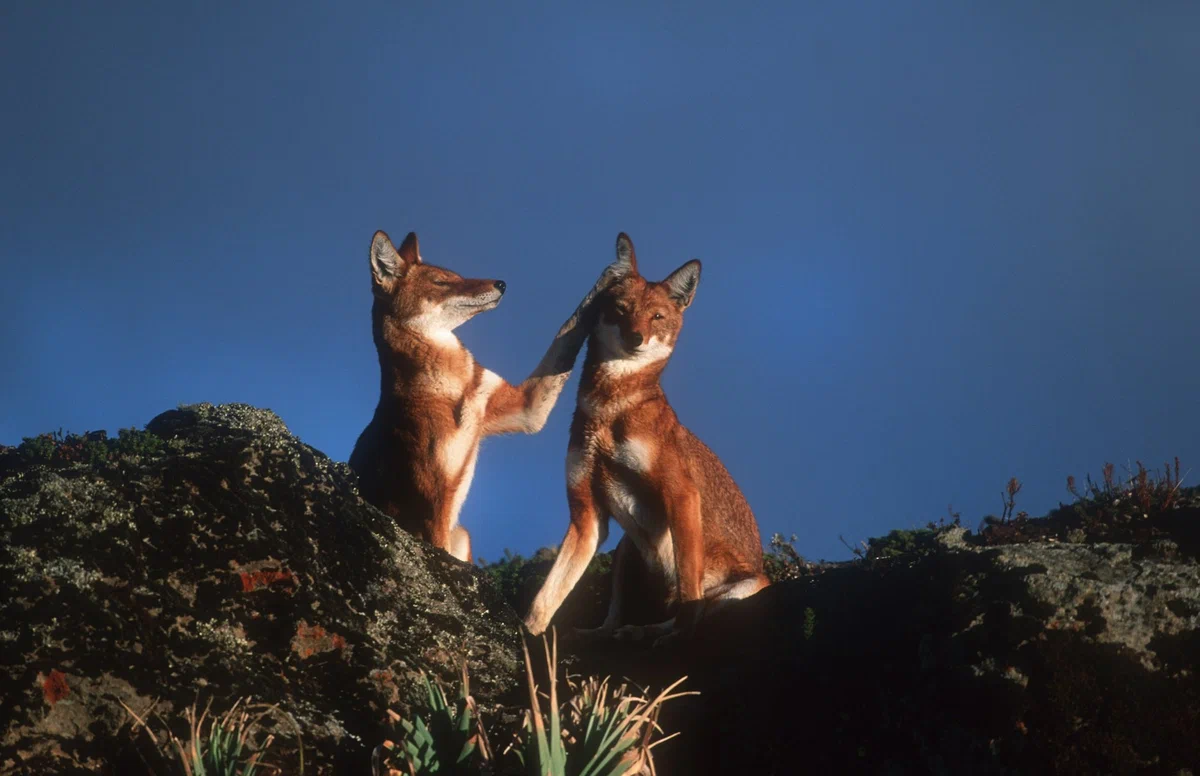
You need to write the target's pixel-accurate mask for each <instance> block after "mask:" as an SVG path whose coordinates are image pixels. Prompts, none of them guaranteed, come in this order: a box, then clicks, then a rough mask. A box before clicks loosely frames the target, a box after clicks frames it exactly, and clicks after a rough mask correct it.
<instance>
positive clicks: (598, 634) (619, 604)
mask: <svg viewBox="0 0 1200 776" xmlns="http://www.w3.org/2000/svg"><path fill="white" fill-rule="evenodd" d="M631 552H636V550H635V549H633V547H632V542H630V540H629V538H628V537H621V541H619V542H617V548H616V549H615V550H613V560H612V586H611V589H612V598H610V599H609V601H608V614H607V616H605V618H604V622H603V624H601V625H600V627H599V628H576V629H575V635H577V636H580V637H583V638H585V639H602V638H607V637H609V636H611V635H613V634H614V633H615V632H616V630H617V628H619V627H621V622H622V621H623V620H624V616H625V605H624V604H625V589H626V585H625V576H626V575H627V574H628V573H629V553H631Z"/></svg>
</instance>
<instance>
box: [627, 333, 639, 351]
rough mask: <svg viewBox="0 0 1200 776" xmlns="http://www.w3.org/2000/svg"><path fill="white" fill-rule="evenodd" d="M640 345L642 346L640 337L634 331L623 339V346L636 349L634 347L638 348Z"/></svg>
mask: <svg viewBox="0 0 1200 776" xmlns="http://www.w3.org/2000/svg"><path fill="white" fill-rule="evenodd" d="M641 344H642V335H641V334H638V333H637V332H636V331H635V332H632V333H630V335H629V336H628V337H626V338H625V345H626V346H627V347H629V348H636V347H639V346H640V345H641Z"/></svg>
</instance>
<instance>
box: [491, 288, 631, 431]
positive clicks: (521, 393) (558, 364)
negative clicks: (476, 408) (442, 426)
mask: <svg viewBox="0 0 1200 776" xmlns="http://www.w3.org/2000/svg"><path fill="white" fill-rule="evenodd" d="M627 271H628V268H627V267H624V266H623V265H618V264H610V265H609V266H608V267H607V268H605V270H604V272H602V273H600V277H599V278H598V279H597V280H596V284H595V285H594V286H592V289H591V290H590V291H588V292H587V294H586V295H585V296H584V297H583V301H581V302H580V303H579V306H578V307H576V308H575V312H573V313H572V314H571V317H570V318H568V319H567V321H566V323H564V324H563V325H562V326H561V327H560V328H559V330H558V334H557V335H556V336H555V337H554V341H553V342H552V343H550V347H549V349H548V350H546V355H544V356H542V360H541V362H540V363H539V364H538V365H537V368H536V369H534V370H533V374H531V375H530V376H529V377H528V378H526V380H525V381H524V382H523V383H521V384H520V385H510V384H509V383H507V382H504V381H503V380H501V381H500V385H499V387H498V388H497V389H496V390H495V391H493V393H492V394H491V396H490V397H489V398H488V403H487V409H486V412H485V415H484V422H483V431H484V433H485V434H510V433H514V432H518V431H520V432H524V433H526V434H536V433H537V432H539V431H541V430H542V428H543V427H544V426H545V425H546V420H547V418H549V417H550V410H552V409H554V404H555V403H556V402H557V401H558V396H559V394H561V393H562V389H563V386H564V385H566V384H567V378H569V377H570V376H571V370H572V369H573V368H574V367H575V358H576V357H577V356H578V355H579V350H580V348H582V347H583V343H584V342H586V341H587V337H588V334H589V333H591V330H592V325H593V323H594V322H595V306H594V302H595V300H596V297H597V296H599V295H600V294H601V293H602V292H603V291H604V290H605V289H606V288H608V287H609V286H610V285H612V284H613V283H614V282H616V281H617V280H619V279H620V278H621V277H623V276H624V274H625V273H626V272H627Z"/></svg>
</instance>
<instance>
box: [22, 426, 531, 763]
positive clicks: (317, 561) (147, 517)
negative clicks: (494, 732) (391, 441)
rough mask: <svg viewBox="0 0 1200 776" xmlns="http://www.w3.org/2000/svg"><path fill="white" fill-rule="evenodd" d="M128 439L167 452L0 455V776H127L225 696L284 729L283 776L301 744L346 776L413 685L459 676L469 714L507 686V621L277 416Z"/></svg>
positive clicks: (164, 429) (277, 750) (465, 577)
mask: <svg viewBox="0 0 1200 776" xmlns="http://www.w3.org/2000/svg"><path fill="white" fill-rule="evenodd" d="M147 429H148V430H149V431H150V432H152V433H153V434H155V435H156V436H157V437H159V438H160V439H162V440H165V444H163V445H161V449H160V450H158V451H157V452H154V453H148V454H144V455H140V456H139V455H126V454H113V455H112V456H109V457H107V458H104V457H103V456H102V457H101V458H99V459H97V458H96V457H95V456H92V463H90V464H82V463H74V464H72V463H67V464H59V463H47V464H37V463H29V462H23V461H20V460H18V456H17V454H16V452H15V451H13V450H9V451H8V452H7V453H6V454H4V455H2V456H0V458H2V459H3V460H2V461H0V623H2V624H0V695H2V697H3V700H4V703H3V707H4V714H3V719H2V725H3V727H2V730H3V732H2V739H0V773H73V772H76V771H78V772H104V773H121V774H124V773H135V774H136V773H145V772H146V771H147V764H148V763H149V764H151V765H153V764H154V763H153V762H151V761H152V759H153V758H155V757H156V756H158V755H157V754H156V753H157V752H158V751H159V749H160V748H165V744H166V741H167V729H168V727H170V728H171V729H173V730H174V732H175V733H176V734H178V735H181V736H185V740H186V723H185V722H184V720H183V718H182V716H181V712H182V711H183V710H184V709H185V708H187V707H188V706H190V705H191V704H193V703H197V702H198V703H199V705H200V707H201V708H203V707H204V706H205V704H206V703H208V702H209V701H211V702H212V704H213V709H214V710H224V709H227V708H229V707H230V706H231V705H232V704H233V703H234V701H235V700H236V699H238V698H243V697H248V698H251V699H253V701H255V702H260V703H265V704H277V705H278V709H279V710H280V711H281V712H284V713H285V714H286V717H285V715H284V714H279V713H274V712H272V713H271V714H269V715H268V717H267V718H266V719H265V720H264V721H265V722H267V723H268V724H270V721H271V720H273V719H276V718H278V720H279V721H278V723H277V724H276V725H275V731H274V732H275V733H276V735H277V739H276V742H275V744H274V746H273V747H272V749H271V752H272V754H271V757H270V762H272V763H274V764H276V765H279V766H282V767H283V769H284V770H283V772H285V773H292V772H296V766H297V764H298V757H299V746H300V744H299V743H298V739H299V741H302V745H303V748H304V757H305V761H306V762H305V773H308V774H314V773H315V774H321V773H335V772H336V773H348V772H356V773H364V772H367V771H366V769H367V768H368V767H369V766H368V763H369V751H370V749H371V747H373V746H375V745H376V744H378V743H379V742H380V741H381V740H382V739H383V738H384V735H383V731H382V729H381V725H382V723H383V722H384V721H385V720H386V712H387V709H389V708H393V709H396V710H400V711H403V710H404V709H405V708H406V706H407V704H408V703H409V702H410V701H412V700H414V699H417V698H419V696H418V695H417V693H416V689H417V685H416V684H415V682H416V681H418V680H419V675H420V672H421V671H428V672H432V673H433V674H434V675H436V676H441V677H442V678H444V679H453V678H454V677H457V676H458V675H459V671H460V664H461V661H462V660H464V659H465V660H466V661H467V662H468V664H469V667H470V671H471V676H472V690H473V692H474V694H475V695H476V697H478V698H479V699H480V700H481V701H482V702H484V703H486V702H488V701H489V700H491V699H494V698H496V697H497V696H499V695H500V694H501V693H503V692H504V691H505V690H506V689H507V688H509V687H511V686H512V685H513V684H514V682H515V680H516V679H517V677H518V675H519V673H518V659H519V654H520V642H519V636H518V634H519V630H518V629H519V622H518V620H517V619H516V617H515V615H514V613H513V612H512V610H511V609H509V607H508V606H507V604H506V603H505V602H504V601H503V600H502V599H501V598H500V596H499V595H498V593H497V592H496V590H495V588H494V587H493V586H492V585H491V583H490V581H489V580H488V579H487V578H486V577H485V576H484V575H482V574H481V573H480V572H479V571H478V570H477V569H473V568H472V567H470V566H468V565H466V564H462V563H459V562H457V561H455V560H453V559H452V558H450V557H449V556H448V555H446V554H445V553H443V552H441V551H440V550H435V549H432V548H431V547H429V546H428V545H424V544H421V543H419V542H417V541H415V540H413V539H412V538H410V537H409V536H408V535H407V534H405V533H403V532H401V531H398V530H397V529H396V528H395V526H394V524H393V522H392V521H391V520H390V519H389V518H388V517H386V516H385V515H383V514H382V513H380V512H379V511H377V510H375V509H374V508H372V507H370V506H368V505H367V504H365V503H364V502H363V501H362V500H361V499H360V498H359V497H358V495H357V493H356V491H355V487H354V478H353V475H352V474H351V473H350V472H349V470H348V469H347V467H346V466H345V465H344V464H340V463H335V462H333V461H331V460H329V459H328V458H326V457H325V456H324V455H322V454H321V453H319V452H318V451H316V450H314V449H312V448H310V447H308V446H307V445H304V444H302V443H300V442H299V441H298V440H297V439H296V438H295V437H293V436H292V435H291V434H290V433H289V432H288V430H287V428H286V427H285V426H284V424H283V423H282V422H281V421H280V420H279V418H277V417H276V416H275V415H274V414H272V413H271V412H269V411H265V410H259V409H254V408H252V407H248V406H245V405H224V406H219V407H214V406H211V405H198V406H192V407H183V408H180V409H178V410H172V411H169V412H166V413H164V414H162V415H160V416H158V417H157V418H155V419H154V420H153V421H151V423H150V424H148V426H147ZM101 449H103V446H101ZM135 714H136V715H137V716H138V717H141V718H142V719H144V720H145V722H146V723H147V725H148V726H149V728H150V731H149V732H148V731H147V730H146V729H145V728H143V727H142V726H141V725H138V724H134V723H133V715H135ZM287 717H290V720H289V719H287ZM293 721H294V723H293ZM293 724H294V727H293ZM295 728H298V731H299V736H297V734H296V729H295ZM151 732H153V733H154V736H155V737H156V738H157V740H158V742H159V744H160V745H161V746H160V747H155V746H154V742H153V741H152V740H151V735H150V733H151ZM160 772H175V771H174V770H168V769H166V768H163V769H161V770H160Z"/></svg>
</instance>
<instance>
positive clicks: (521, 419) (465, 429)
mask: <svg viewBox="0 0 1200 776" xmlns="http://www.w3.org/2000/svg"><path fill="white" fill-rule="evenodd" d="M371 269H372V288H373V291H374V297H375V301H374V305H373V307H372V310H371V325H372V331H373V332H374V338H375V347H376V350H377V351H378V354H379V367H380V399H379V404H378V406H377V407H376V409H375V415H374V417H373V418H372V419H371V422H370V424H368V425H367V427H366V429H364V430H363V432H362V434H361V435H360V436H359V438H358V442H357V444H355V446H354V452H353V453H352V454H351V456H350V466H351V467H352V468H353V469H354V470H355V471H356V472H357V473H358V476H359V489H360V492H361V493H362V495H363V498H365V499H366V500H367V501H369V502H370V503H372V504H374V505H375V506H377V507H378V508H379V509H381V510H383V511H384V512H386V513H387V514H389V515H391V516H392V517H394V518H395V519H396V521H397V522H398V523H399V524H400V525H401V526H402V527H403V528H405V529H406V530H408V531H410V532H411V533H414V534H416V535H418V536H420V537H422V538H423V539H425V540H426V541H428V542H430V543H432V544H433V545H435V546H437V547H440V548H442V549H444V550H446V551H447V552H450V553H451V554H453V555H455V556H456V557H458V558H460V559H462V560H468V561H469V560H470V559H471V550H470V538H469V536H468V534H467V532H466V531H465V530H464V529H463V528H462V527H461V526H459V525H458V514H459V510H460V509H461V507H462V503H463V500H464V499H465V497H466V492H467V489H468V488H469V486H470V481H471V478H472V476H473V474H474V468H475V457H476V455H477V453H478V448H479V442H480V440H481V439H482V438H483V437H484V436H487V435H490V434H502V433H509V432H515V431H522V432H525V433H535V432H537V431H539V430H540V429H541V428H542V426H543V425H544V424H545V422H546V417H547V415H548V414H549V412H550V410H551V408H552V407H553V406H554V403H555V401H556V400H557V398H558V395H559V393H560V392H561V391H562V387H563V384H564V383H565V382H566V380H567V377H568V376H569V375H570V372H571V369H572V367H573V366H574V363H575V357H576V355H577V354H578V352H579V349H580V347H581V346H582V344H583V337H584V336H585V332H586V327H584V326H577V325H576V324H577V322H578V320H579V318H580V316H581V315H582V314H583V313H585V312H586V311H587V310H588V309H590V301H591V299H592V298H593V297H594V296H595V294H596V293H597V292H598V291H599V290H600V289H602V288H603V287H604V286H605V285H606V284H607V283H609V282H611V281H612V279H613V278H614V277H616V276H617V275H616V274H615V273H614V272H611V271H610V272H606V273H605V274H604V275H602V276H601V281H600V282H598V283H597V286H596V287H595V288H593V290H592V292H591V293H589V294H588V296H587V297H585V299H584V302H583V303H581V305H580V307H579V308H578V309H577V310H576V313H575V315H573V316H572V317H571V318H570V319H569V320H568V321H567V323H566V324H564V325H563V327H562V329H561V330H560V331H559V334H558V336H557V337H556V338H555V340H554V342H553V343H552V344H551V346H550V349H549V350H548V351H547V352H546V355H545V357H543V359H542V362H541V363H540V364H539V365H538V367H537V369H535V370H534V372H533V374H532V375H531V376H530V377H529V378H528V379H527V380H525V381H524V382H523V383H521V385H519V386H514V385H510V384H509V383H507V382H505V381H504V380H503V379H502V378H500V377H499V376H498V375H496V374H495V373H494V372H491V371H490V370H488V369H486V368H484V367H483V366H482V365H481V364H479V363H478V362H477V361H475V359H474V357H473V356H472V355H471V353H470V352H469V351H468V350H467V349H466V348H465V347H463V346H462V344H461V343H460V342H459V341H458V339H457V337H455V336H454V335H453V334H452V333H451V332H452V330H453V329H454V328H455V327H456V326H458V325H460V324H461V323H463V322H464V321H466V320H467V319H469V318H471V317H473V316H474V315H476V314H478V313H479V312H483V311H485V310H490V309H492V308H493V307H495V306H496V305H497V304H499V302H500V297H501V296H502V295H503V293H504V284H503V283H502V282H499V281H494V280H475V279H467V278H463V277H461V276H460V275H458V274H457V273H455V272H452V271H450V270H448V269H444V268H442V267H436V266H433V265H431V264H426V263H425V262H424V261H423V260H422V258H421V256H420V251H419V248H418V244H417V237H416V235H415V234H413V233H409V235H408V237H407V238H406V239H405V241H404V242H403V244H402V245H401V246H400V248H399V249H396V248H394V247H393V246H392V243H391V240H390V239H388V237H387V235H386V234H385V233H383V232H377V233H376V234H375V238H374V240H373V241H372V244H371Z"/></svg>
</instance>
